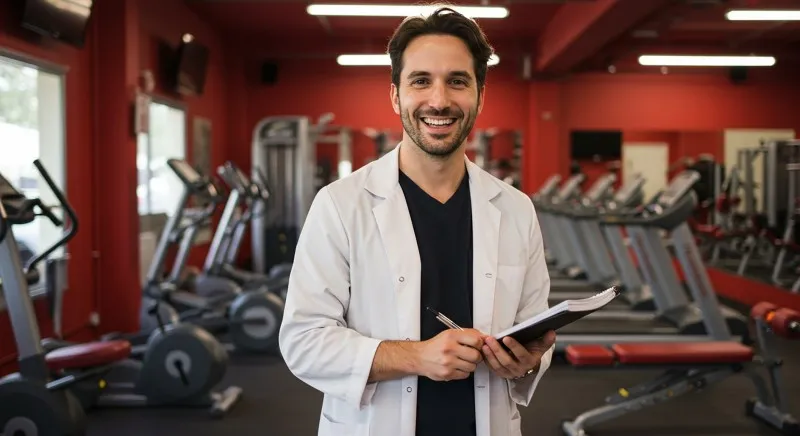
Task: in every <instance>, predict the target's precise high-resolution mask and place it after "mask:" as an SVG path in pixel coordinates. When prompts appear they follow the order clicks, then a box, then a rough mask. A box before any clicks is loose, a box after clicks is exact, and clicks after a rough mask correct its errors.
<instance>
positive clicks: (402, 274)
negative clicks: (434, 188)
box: [366, 146, 421, 341]
mask: <svg viewBox="0 0 800 436" xmlns="http://www.w3.org/2000/svg"><path fill="white" fill-rule="evenodd" d="M399 149H400V146H397V147H395V148H394V150H392V151H390V152H388V153H386V154H385V155H384V156H383V157H382V158H380V160H379V161H378V162H376V165H375V167H374V168H373V169H372V171H371V173H370V175H369V178H368V179H367V183H366V189H367V190H368V191H369V192H371V193H372V194H373V195H375V196H377V197H379V198H380V199H379V200H378V203H377V205H376V206H375V207H373V209H372V213H373V216H374V217H375V222H376V223H377V225H378V231H379V232H380V237H381V240H382V242H383V246H384V248H385V250H386V256H387V258H388V261H389V267H390V269H391V272H392V277H391V280H392V283H393V284H394V290H395V297H396V299H397V326H398V334H399V335H400V336H401V337H402V338H404V339H408V340H414V341H417V340H419V339H420V326H419V314H420V293H419V292H420V281H421V278H420V270H421V268H420V258H419V249H418V247H417V239H416V236H415V234H414V227H413V225H412V223H411V216H410V215H409V212H408V205H407V204H406V199H405V196H404V195H403V189H402V188H401V187H400V184H399V182H398V172H399V167H398V150H399Z"/></svg>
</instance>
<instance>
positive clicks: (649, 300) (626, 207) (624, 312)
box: [548, 174, 656, 319]
mask: <svg viewBox="0 0 800 436" xmlns="http://www.w3.org/2000/svg"><path fill="white" fill-rule="evenodd" d="M644 183H645V179H644V178H643V177H641V175H638V174H637V175H636V176H634V177H633V178H631V179H630V180H629V181H628V182H627V183H625V184H624V185H623V186H622V187H621V188H620V189H619V190H618V191H617V193H616V194H615V195H614V197H613V198H612V200H611V201H608V202H599V203H598V204H597V205H590V206H583V207H582V208H581V209H578V210H575V211H572V212H568V213H572V214H573V215H574V217H573V219H574V220H576V221H578V222H579V223H580V224H582V226H581V225H579V226H576V229H575V230H574V231H575V232H582V234H581V235H580V238H579V239H580V240H581V241H583V242H585V243H586V244H585V245H586V247H585V248H584V250H586V251H589V250H593V251H591V253H592V254H591V255H592V256H594V257H595V261H596V262H597V263H604V264H605V265H606V266H605V269H606V270H608V271H614V272H615V273H617V272H618V275H617V274H614V276H613V277H611V275H609V283H604V284H601V287H605V288H608V287H611V286H620V287H621V288H622V293H621V294H620V296H619V297H618V298H617V299H615V300H614V301H612V302H611V303H610V304H609V305H608V306H606V307H604V308H603V310H600V311H597V312H595V313H592V314H590V315H588V316H589V317H593V318H595V317H597V318H600V317H605V318H610V319H621V318H647V317H652V316H653V312H654V311H655V310H656V307H655V304H654V300H653V296H652V292H651V291H650V288H649V286H648V285H646V284H644V283H643V281H642V277H641V275H640V274H639V271H638V269H637V268H636V266H635V265H634V264H633V262H632V260H631V257H630V253H629V251H628V247H627V246H626V245H625V241H624V239H623V235H622V228H621V227H620V226H618V225H601V223H600V220H599V217H600V216H601V215H603V214H605V213H606V212H607V211H612V212H613V211H617V212H618V211H632V210H633V209H634V208H636V207H638V206H640V205H641V203H642V198H643V195H644V194H643V192H642V188H643V186H644ZM581 221H582V222H581ZM594 293H595V291H594V290H592V291H585V292H579V291H572V292H563V291H562V292H551V293H550V296H549V299H548V300H549V302H550V304H551V305H554V304H558V303H560V302H561V301H564V300H570V299H581V298H587V297H591V296H592V295H594ZM634 312H639V313H634Z"/></svg>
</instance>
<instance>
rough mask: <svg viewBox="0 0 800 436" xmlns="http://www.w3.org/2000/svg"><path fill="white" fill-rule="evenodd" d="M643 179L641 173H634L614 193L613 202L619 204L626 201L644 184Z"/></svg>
mask: <svg viewBox="0 0 800 436" xmlns="http://www.w3.org/2000/svg"><path fill="white" fill-rule="evenodd" d="M644 182H645V179H644V177H642V175H641V174H636V175H635V176H634V177H633V179H631V180H630V181H629V182H628V183H625V184H623V185H622V187H620V188H619V191H617V193H616V194H615V195H614V202H615V203H619V204H626V203H628V202H629V201H630V200H631V199H632V198H633V197H634V196H636V194H637V193H638V192H639V191H640V190H641V189H642V186H644Z"/></svg>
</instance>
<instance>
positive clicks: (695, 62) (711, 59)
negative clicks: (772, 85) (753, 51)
mask: <svg viewBox="0 0 800 436" xmlns="http://www.w3.org/2000/svg"><path fill="white" fill-rule="evenodd" d="M639 64H640V65H648V66H657V67H675V66H682V67H771V66H773V65H775V58H774V57H772V56H674V55H664V56H662V55H643V56H639Z"/></svg>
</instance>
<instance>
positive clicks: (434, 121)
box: [422, 118, 456, 126]
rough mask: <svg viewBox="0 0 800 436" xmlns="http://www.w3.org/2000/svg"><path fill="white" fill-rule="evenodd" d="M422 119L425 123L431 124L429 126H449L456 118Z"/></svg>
mask: <svg viewBox="0 0 800 436" xmlns="http://www.w3.org/2000/svg"><path fill="white" fill-rule="evenodd" d="M422 121H423V122H424V123H425V124H428V125H431V126H449V125H450V124H453V123H454V122H456V120H455V119H454V118H448V119H445V120H440V119H433V118H423V119H422Z"/></svg>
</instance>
